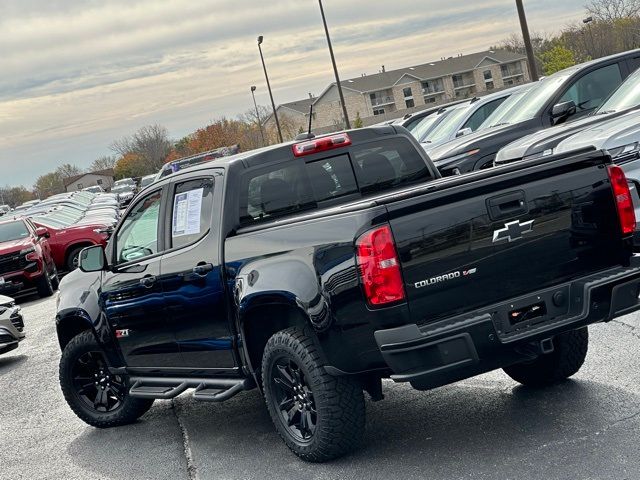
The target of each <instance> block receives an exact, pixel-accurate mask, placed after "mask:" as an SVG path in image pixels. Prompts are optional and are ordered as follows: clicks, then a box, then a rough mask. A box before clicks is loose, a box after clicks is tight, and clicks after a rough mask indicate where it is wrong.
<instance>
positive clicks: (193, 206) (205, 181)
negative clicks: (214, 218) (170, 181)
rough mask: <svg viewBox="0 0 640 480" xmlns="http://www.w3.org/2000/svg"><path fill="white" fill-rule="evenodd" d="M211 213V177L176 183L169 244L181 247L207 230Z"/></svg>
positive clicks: (199, 237) (198, 237)
mask: <svg viewBox="0 0 640 480" xmlns="http://www.w3.org/2000/svg"><path fill="white" fill-rule="evenodd" d="M212 214H213V179H212V178H200V179H197V180H189V181H188V182H183V183H178V184H177V185H176V189H175V193H174V196H173V209H172V212H171V246H172V247H173V248H181V247H184V246H186V245H190V244H192V243H194V242H197V241H198V240H200V239H201V238H202V237H204V236H205V235H206V234H207V233H208V232H209V226H210V225H211V215H212Z"/></svg>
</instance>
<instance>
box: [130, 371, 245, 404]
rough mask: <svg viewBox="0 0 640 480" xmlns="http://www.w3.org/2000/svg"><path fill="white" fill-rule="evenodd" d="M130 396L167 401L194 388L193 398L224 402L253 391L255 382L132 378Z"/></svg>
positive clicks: (237, 379)
mask: <svg viewBox="0 0 640 480" xmlns="http://www.w3.org/2000/svg"><path fill="white" fill-rule="evenodd" d="M130 381H131V385H132V386H131V389H129V395H131V396H132V397H136V398H155V399H161V400H167V399H170V398H174V397H177V396H178V395H180V394H181V393H183V392H184V391H186V390H187V389H189V388H194V389H195V392H194V393H193V398H195V399H196V400H202V401H205V402H224V401H225V400H228V399H230V398H231V397H233V396H235V395H237V394H238V393H240V392H242V391H243V390H251V389H252V388H254V387H255V382H254V381H253V380H252V379H249V378H175V377H173V378H169V377H131V378H130Z"/></svg>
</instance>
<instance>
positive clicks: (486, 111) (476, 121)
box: [462, 97, 507, 132]
mask: <svg viewBox="0 0 640 480" xmlns="http://www.w3.org/2000/svg"><path fill="white" fill-rule="evenodd" d="M506 99H507V97H503V98H499V99H497V100H494V101H493V102H489V103H487V104H486V105H483V106H482V107H480V108H478V110H476V111H475V112H474V113H473V115H471V117H469V120H467V122H466V123H465V124H464V126H463V127H462V128H470V129H471V131H473V132H475V131H476V130H477V129H478V128H480V125H482V124H483V123H484V121H485V120H486V119H487V118H489V115H491V114H492V113H493V112H494V111H495V110H496V108H498V107H499V106H500V105H501V104H502V102H504V101H505V100H506Z"/></svg>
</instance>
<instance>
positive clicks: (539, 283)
mask: <svg viewBox="0 0 640 480" xmlns="http://www.w3.org/2000/svg"><path fill="white" fill-rule="evenodd" d="M606 160H607V158H606V157H605V156H604V155H603V154H602V153H600V152H597V153H591V154H585V155H580V156H576V157H571V158H564V159H560V160H552V161H548V162H541V163H527V164H526V166H525V167H523V168H519V169H517V168H511V169H510V168H507V167H500V168H499V169H495V170H494V171H493V172H494V174H493V175H488V174H487V173H486V172H478V173H477V174H472V175H471V176H469V177H467V178H468V180H469V181H464V180H465V177H457V178H456V179H453V180H451V183H450V184H448V183H447V181H446V180H445V181H444V182H443V184H442V185H441V186H440V187H439V188H438V189H437V190H435V191H433V192H432V193H426V194H423V195H420V196H418V197H413V198H407V199H404V200H400V201H395V202H390V203H389V204H388V205H387V210H388V212H389V220H390V224H391V229H392V231H393V235H394V238H395V242H396V246H397V248H398V253H399V256H400V261H401V266H402V272H403V278H404V283H405V289H406V293H407V300H408V304H409V308H410V311H411V316H412V320H413V321H414V322H416V323H417V324H423V323H428V322H432V321H436V320H438V319H441V318H443V317H445V316H446V317H450V316H453V315H457V314H460V313H464V312H467V311H471V310H474V309H477V308H479V307H483V306H487V305H491V304H494V303H498V302H500V301H504V300H509V299H512V298H515V297H518V296H520V295H524V294H528V293H532V292H535V291H538V290H541V289H544V288H546V287H549V286H552V285H559V284H561V283H563V282H566V281H570V280H574V279H577V278H580V277H582V276H586V275H589V274H592V273H594V272H597V271H600V270H603V269H606V268H610V267H612V266H615V265H620V264H622V263H623V262H624V260H623V259H624V258H625V256H624V251H625V248H626V246H625V243H624V242H623V239H622V235H621V233H620V224H619V220H618V216H617V210H616V205H615V200H614V196H613V193H612V190H611V185H610V180H609V177H608V174H607V169H606V166H605V162H606ZM626 258H628V252H627V255H626Z"/></svg>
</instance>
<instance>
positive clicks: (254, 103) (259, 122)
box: [251, 85, 266, 147]
mask: <svg viewBox="0 0 640 480" xmlns="http://www.w3.org/2000/svg"><path fill="white" fill-rule="evenodd" d="M256 88H257V87H256V86H255V85H253V86H252V87H251V96H252V97H253V106H254V107H256V118H257V119H258V127H260V136H261V137H262V146H263V147H264V146H265V145H266V142H265V141H264V132H263V131H262V121H261V120H260V112H259V111H258V104H257V103H256V94H255V91H256Z"/></svg>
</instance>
